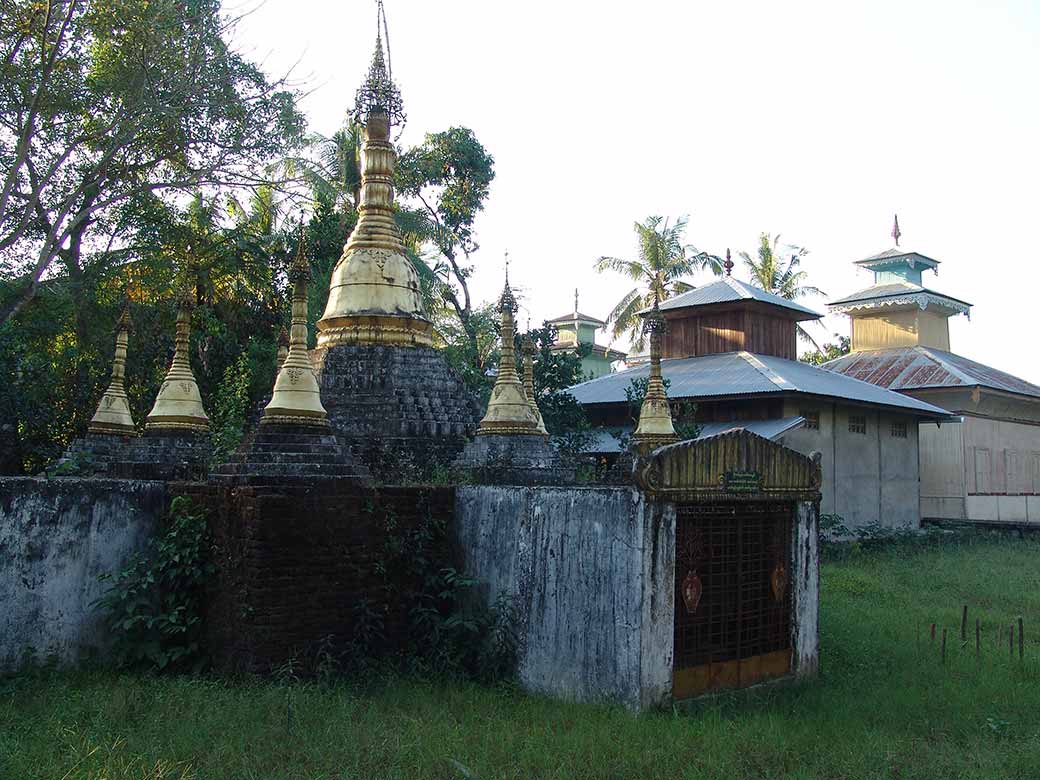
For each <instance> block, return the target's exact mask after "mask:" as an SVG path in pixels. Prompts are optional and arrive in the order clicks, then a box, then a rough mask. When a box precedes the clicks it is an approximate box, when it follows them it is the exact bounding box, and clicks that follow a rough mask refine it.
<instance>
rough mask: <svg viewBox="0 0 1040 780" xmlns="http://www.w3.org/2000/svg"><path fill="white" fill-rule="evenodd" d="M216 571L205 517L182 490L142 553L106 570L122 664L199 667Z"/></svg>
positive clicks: (104, 602)
mask: <svg viewBox="0 0 1040 780" xmlns="http://www.w3.org/2000/svg"><path fill="white" fill-rule="evenodd" d="M215 572H216V565H215V563H214V562H213V550H212V543H211V541H210V536H209V531H208V529H207V527H206V521H205V518H204V517H203V516H202V515H201V514H200V513H199V512H198V510H197V509H196V508H195V507H194V506H193V505H192V503H191V502H190V501H189V500H188V499H187V498H184V497H182V496H177V497H176V498H174V499H173V501H172V502H171V503H170V509H169V512H168V513H167V514H166V515H165V517H164V518H163V520H162V526H161V527H160V528H159V529H158V531H157V533H156V535H155V537H154V538H153V539H152V541H151V542H150V543H149V547H148V550H147V552H146V553H145V554H143V555H135V556H134V557H133V558H132V559H131V560H130V562H129V563H128V564H127V566H126V567H125V568H124V569H122V570H121V571H119V572H117V573H114V574H106V575H103V576H102V579H103V580H106V581H108V582H110V583H111V586H110V587H109V589H108V590H107V592H106V593H105V594H104V596H102V597H101V599H99V600H98V603H97V606H98V607H99V608H100V609H101V610H103V612H104V615H105V623H106V625H107V627H108V629H109V631H110V632H111V635H112V637H113V638H114V640H115V651H116V657H117V659H118V662H119V664H120V665H121V666H126V667H131V668H142V669H148V670H152V671H157V672H163V671H171V672H172V671H185V670H198V669H200V668H201V667H202V666H203V665H204V664H205V662H206V654H205V648H204V646H203V622H202V621H203V615H202V599H203V589H204V587H205V585H206V583H207V581H208V580H209V579H210V577H211V576H212V575H213V574H214V573H215Z"/></svg>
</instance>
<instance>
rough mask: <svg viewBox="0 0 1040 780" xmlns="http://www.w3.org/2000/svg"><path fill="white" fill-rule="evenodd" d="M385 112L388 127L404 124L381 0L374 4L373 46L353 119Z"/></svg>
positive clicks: (355, 99) (357, 96) (365, 117)
mask: <svg viewBox="0 0 1040 780" xmlns="http://www.w3.org/2000/svg"><path fill="white" fill-rule="evenodd" d="M384 37H385V38H386V57H385V58H384V57H383V38H384ZM374 113H383V114H386V116H387V120H388V123H389V125H390V126H391V127H394V126H396V127H397V128H399V129H400V128H401V127H404V123H405V120H406V119H407V117H406V116H405V113H404V102H403V101H402V100H401V90H400V89H398V88H397V85H396V84H394V81H393V77H392V70H391V68H390V34H389V30H388V29H387V25H386V11H385V10H384V8H383V3H382V0H379V1H378V2H377V3H376V48H375V51H374V52H373V53H372V63H371V64H370V65H369V66H368V75H366V76H365V80H364V81H363V82H362V83H361V86H360V87H359V88H358V91H357V94H356V95H355V96H354V118H355V120H357V121H358V122H364V121H365V120H366V119H367V117H368V116H369V115H370V114H374Z"/></svg>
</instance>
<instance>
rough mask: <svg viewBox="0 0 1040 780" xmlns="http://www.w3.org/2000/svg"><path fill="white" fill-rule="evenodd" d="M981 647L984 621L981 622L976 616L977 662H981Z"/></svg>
mask: <svg viewBox="0 0 1040 780" xmlns="http://www.w3.org/2000/svg"><path fill="white" fill-rule="evenodd" d="M981 648H982V623H980V622H979V619H978V618H975V663H978V662H979V657H980V651H981Z"/></svg>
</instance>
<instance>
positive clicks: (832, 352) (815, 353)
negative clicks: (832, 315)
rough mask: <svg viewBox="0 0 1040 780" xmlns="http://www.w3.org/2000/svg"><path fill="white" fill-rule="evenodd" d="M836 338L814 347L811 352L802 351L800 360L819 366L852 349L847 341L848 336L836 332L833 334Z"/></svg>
mask: <svg viewBox="0 0 1040 780" xmlns="http://www.w3.org/2000/svg"><path fill="white" fill-rule="evenodd" d="M834 335H835V337H836V338H837V339H838V340H837V341H836V342H834V343H830V342H828V343H827V344H824V345H823V348H822V349H814V350H812V351H811V352H803V353H802V362H804V363H811V364H812V365H814V366H819V365H822V364H824V363H826V362H827V361H829V360H835V359H836V358H840V357H841V356H842V355H847V354H849V352H851V351H852V345H851V343H850V342H849V337H848V336H839V335H838V334H837V333H835V334H834Z"/></svg>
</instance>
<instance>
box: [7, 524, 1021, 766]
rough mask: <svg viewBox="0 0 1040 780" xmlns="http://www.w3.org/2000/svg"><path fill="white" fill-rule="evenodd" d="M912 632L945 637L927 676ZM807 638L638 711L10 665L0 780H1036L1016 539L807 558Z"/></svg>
mask: <svg viewBox="0 0 1040 780" xmlns="http://www.w3.org/2000/svg"><path fill="white" fill-rule="evenodd" d="M965 603H966V604H968V605H969V609H970V615H971V624H972V627H974V617H975V616H976V615H978V616H980V617H982V618H983V621H984V622H983V626H984V627H983V645H984V651H983V657H982V663H981V665H980V666H978V667H977V666H976V663H975V658H974V642H973V641H972V642H971V643H969V647H968V648H962V647H961V643H960V641H959V632H960V609H961V605H962V604H965ZM1018 615H1023V616H1024V618H1025V624H1026V629H1027V631H1026V634H1027V637H1028V638H1029V641H1028V642H1027V645H1026V662H1025V664H1024V665H1023V664H1020V663H1019V662H1018V661H1017V659H1016V660H1014V661H1011V660H1010V659H1009V658H1008V651H1007V643H1006V641H1005V642H1004V643H1003V645H1002V646H1001V647H1000V648H999V649H998V648H997V647H995V637H996V632H995V627H996V625H997V624H998V623H1000V624H1002V625H1004V626H1006V625H1007V624H1008V623H1010V622H1011V621H1012V620H1014V619H1015V618H1017V616H1018ZM931 622H936V623H938V624H939V626H940V627H942V626H946V627H947V628H948V629H949V638H948V646H947V655H948V657H947V663H946V665H945V667H943V666H941V665H940V663H939V655H938V649H937V648H935V647H932V646H930V645H929V642H928V625H929V624H930V623H931ZM918 627H920V632H921V643H920V646H918V644H917V639H916V637H917V632H918ZM971 633H972V634H973V633H974V632H973V630H972V632H971ZM821 635H822V656H821V675H820V678H819V679H818V680H816V681H815V682H814V683H811V684H807V685H800V686H767V687H763V688H759V689H757V690H755V691H751V692H745V693H740V694H731V695H727V696H719V697H715V698H711V699H707V700H702V701H700V702H698V703H696V704H695V705H693V706H691V707H688V708H685V709H683V710H681V711H668V712H658V713H650V714H645V715H641V716H636V715H632V714H630V713H629V712H627V711H625V710H623V709H621V708H618V707H616V706H611V705H606V704H604V705H578V704H566V703H560V702H556V701H551V700H548V699H544V698H539V697H533V696H527V695H525V694H523V693H521V692H520V691H518V690H514V689H510V688H497V689H488V688H482V687H479V686H476V685H470V684H457V683H444V684H440V683H431V682H417V681H414V680H404V679H391V680H388V681H386V682H385V683H383V684H380V685H379V686H377V687H374V688H369V689H367V690H359V689H357V688H354V687H352V686H350V685H348V684H345V683H343V684H337V685H332V686H328V685H326V686H322V685H319V684H313V683H312V684H301V683H296V684H292V685H280V684H278V683H274V682H256V681H224V680H214V679H201V680H200V679H191V678H170V679H156V678H150V677H143V676H132V675H118V674H115V673H111V672H103V671H93V672H77V673H61V674H55V673H46V672H36V673H27V674H23V675H22V676H19V677H15V678H13V679H10V680H7V681H5V682H0V778H2V779H3V780H31V779H32V780H35V779H36V778H41V779H46V780H65V779H67V780H73V779H80V780H85V779H86V778H92V779H95V780H102V779H103V780H124V779H129V778H134V779H135V780H138V779H142V778H150V779H153V780H155V779H158V778H178V779H179V780H180V779H182V778H192V779H193V780H202V779H203V778H206V779H207V780H208V779H211V778H263V780H274V779H277V780H282V779H283V778H325V779H328V780H331V779H332V778H337V779H339V778H384V777H392V778H462V777H467V776H471V777H476V778H500V777H502V778H525V779H526V778H593V777H595V778H629V777H638V778H643V777H662V778H679V777H688V778H781V777H783V778H900V780H909V779H910V778H986V780H992V779H994V778H1037V777H1040V643H1038V641H1037V638H1038V637H1040V543H1038V542H1037V541H1032V540H1028V539H1027V540H1010V539H996V538H993V537H987V538H976V539H975V540H973V541H968V542H965V541H959V542H955V543H954V542H944V543H929V544H927V545H922V544H920V543H918V544H901V545H898V546H893V547H888V548H885V549H882V550H877V551H859V552H855V553H853V554H851V555H849V556H847V557H845V558H844V559H842V560H835V561H832V562H829V563H826V564H825V565H824V567H823V593H822V609H821Z"/></svg>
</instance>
